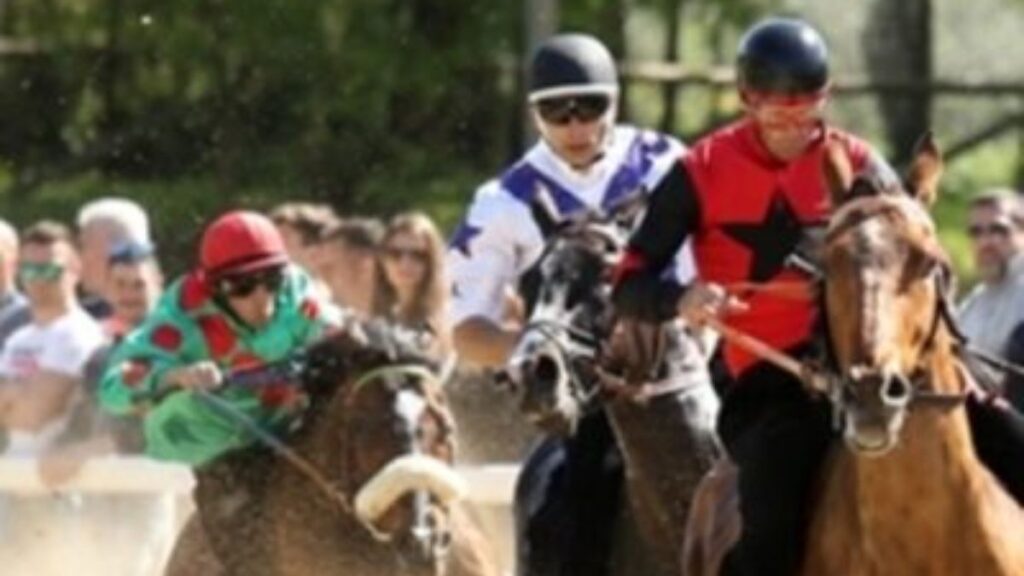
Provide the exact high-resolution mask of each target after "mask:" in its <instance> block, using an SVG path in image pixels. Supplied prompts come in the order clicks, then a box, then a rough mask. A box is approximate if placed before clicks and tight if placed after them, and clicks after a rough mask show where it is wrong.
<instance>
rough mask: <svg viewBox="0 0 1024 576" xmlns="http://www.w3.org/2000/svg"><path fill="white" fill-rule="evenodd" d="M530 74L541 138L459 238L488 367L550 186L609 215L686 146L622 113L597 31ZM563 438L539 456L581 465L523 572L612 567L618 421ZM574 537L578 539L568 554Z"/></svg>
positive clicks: (496, 355)
mask: <svg viewBox="0 0 1024 576" xmlns="http://www.w3.org/2000/svg"><path fill="white" fill-rule="evenodd" d="M530 74H531V76H530V92H529V97H528V98H529V106H530V114H531V117H532V119H533V123H534V126H535V127H536V129H537V132H538V133H539V134H540V139H539V140H538V141H537V143H536V144H535V145H534V146H533V147H532V148H530V149H529V150H528V151H527V152H526V153H525V154H524V155H523V156H522V157H521V158H520V159H519V160H518V161H517V162H516V163H514V164H513V165H512V166H511V167H509V168H508V169H506V170H505V171H504V172H503V173H501V174H500V175H498V176H497V177H496V178H495V179H493V180H491V181H489V182H486V183H485V184H484V185H483V186H481V187H480V188H479V189H478V190H477V192H476V195H475V197H474V199H473V202H472V205H471V206H470V207H469V210H468V213H467V216H466V218H465V220H464V221H463V222H462V224H461V225H460V227H459V228H458V229H457V231H456V232H455V234H454V236H453V238H452V239H451V242H450V247H449V257H448V263H449V266H450V274H451V279H452V297H453V300H452V306H451V313H452V318H451V320H452V325H453V335H454V344H455V348H456V351H457V352H458V353H459V355H460V356H461V357H462V358H464V359H467V360H469V361H471V362H473V363H475V364H478V365H481V366H485V367H502V366H504V365H505V363H506V361H507V360H508V359H509V356H510V355H511V353H512V351H513V349H514V347H515V345H516V342H517V339H518V337H519V333H520V327H509V326H507V325H506V324H504V323H503V312H504V311H505V306H506V304H507V302H506V297H507V295H508V294H509V292H510V291H511V290H512V289H514V288H515V287H516V285H517V283H518V282H520V281H521V280H522V279H523V277H524V275H525V274H526V273H527V271H528V270H529V268H530V267H531V266H532V265H533V264H534V262H536V261H537V259H538V257H539V256H540V254H541V252H542V251H543V248H544V245H545V236H546V233H547V232H548V231H549V230H546V229H545V227H544V226H543V225H542V224H541V223H540V222H539V221H538V220H537V219H535V218H534V215H533V213H532V212H531V202H532V201H534V200H535V199H536V197H537V195H538V194H546V195H547V200H548V205H549V206H550V207H551V209H552V210H553V211H554V214H553V215H552V214H549V217H551V216H553V217H554V219H555V220H556V221H562V220H564V219H568V218H572V217H574V216H577V215H581V214H583V213H585V212H588V211H590V212H596V213H598V214H604V213H607V212H608V211H609V210H610V209H611V208H614V207H615V206H617V205H619V203H620V202H623V201H625V200H627V199H630V198H634V197H635V195H636V193H645V192H646V191H649V190H652V189H653V188H654V187H655V186H656V185H657V184H658V182H659V181H661V180H662V178H663V177H665V175H666V174H668V173H670V169H671V168H672V166H674V165H675V164H676V163H677V158H678V157H679V155H680V154H681V153H682V151H683V145H682V144H681V143H680V142H679V141H677V140H676V139H674V138H672V137H670V136H667V135H665V134H660V133H657V132H652V131H648V130H640V129H638V128H635V127H633V126H627V125H616V124H615V118H616V115H617V111H618V110H617V109H618V103H619V100H618V95H619V83H618V75H617V72H616V67H615V63H614V61H613V59H612V56H611V54H610V53H609V52H608V50H607V48H605V47H604V45H602V44H601V42H599V41H598V40H597V39H595V38H593V37H590V36H587V35H583V34H561V35H557V36H554V37H552V38H550V39H549V40H548V41H546V42H545V43H544V44H543V45H542V46H540V48H539V49H538V50H537V51H536V53H535V55H534V57H533V60H532V64H531V69H530ZM680 258H681V261H682V262H684V264H681V265H680V267H679V270H680V272H679V273H680V274H681V278H685V277H688V276H689V275H691V274H692V271H690V270H692V265H691V267H687V266H686V264H685V253H684V254H682V255H681V256H680ZM688 268H689V270H688ZM529 299H530V295H529V294H528V295H527V300H529ZM552 443H554V444H557V448H555V449H553V450H552V449H551V445H550V444H549V445H548V449H544V450H541V449H538V450H537V451H536V452H535V453H534V456H533V457H531V458H533V459H537V458H542V457H544V455H548V456H551V455H554V457H555V458H563V457H564V458H565V459H566V460H567V461H568V462H569V463H568V464H567V466H568V468H569V469H570V473H568V474H562V476H565V475H568V476H570V478H572V479H570V480H569V481H568V483H570V484H573V487H572V488H571V489H570V488H568V487H567V486H561V487H559V488H556V489H554V490H551V491H549V492H548V494H547V495H545V497H544V503H541V504H539V505H538V506H536V507H531V508H533V509H534V510H535V511H537V514H532V515H531V517H530V518H529V519H528V521H527V525H526V526H525V527H524V528H525V530H526V531H527V535H526V536H525V539H526V541H525V542H524V541H522V537H521V538H520V539H519V540H520V542H519V544H520V545H521V546H522V548H521V549H520V553H519V555H520V573H526V574H542V573H543V574H548V573H552V572H550V571H551V570H556V571H557V570H560V568H558V565H559V564H562V563H568V565H570V568H569V570H570V571H569V572H560V573H571V574H587V575H599V574H602V573H603V572H604V571H605V567H604V566H603V563H604V560H603V559H602V558H601V557H600V555H599V554H597V553H595V551H598V550H607V549H608V545H607V543H608V542H609V541H610V537H611V533H610V527H609V526H608V525H609V524H610V522H611V518H609V515H610V512H609V511H608V510H607V509H606V507H602V506H597V505H595V504H597V503H598V502H606V503H609V504H610V505H612V504H613V503H614V502H616V500H617V498H616V496H615V495H616V494H617V491H618V486H619V485H620V484H621V466H620V467H618V468H617V469H616V471H615V472H614V474H612V475H611V476H614V478H613V479H612V480H610V481H605V482H601V481H598V480H599V476H600V475H601V472H600V470H599V469H600V467H601V466H602V463H601V461H602V460H603V459H605V460H607V459H606V458H603V455H604V454H605V453H607V452H609V451H610V450H614V447H613V444H614V441H613V439H612V437H611V432H610V429H609V427H608V425H607V422H606V420H605V418H604V416H603V414H595V415H592V416H587V417H584V419H583V420H582V422H581V423H580V426H579V428H578V431H577V433H576V435H575V436H574V437H573V438H572V439H570V440H569V441H567V442H566V444H565V446H564V451H563V447H562V444H561V443H560V442H555V441H552ZM583 461H588V462H590V464H580V463H581V462H583ZM577 465H578V466H577ZM528 466H529V465H528ZM579 466H582V467H584V468H586V467H587V466H589V468H586V469H585V470H584V469H582V468H580V467H579ZM573 468H575V469H573ZM576 479H578V481H576ZM559 490H564V493H563V494H564V496H565V497H569V496H571V498H572V499H573V500H574V501H575V503H576V505H573V504H569V506H570V508H572V509H573V511H572V512H570V513H569V515H570V516H573V517H574V522H573V523H574V524H575V525H576V528H575V529H574V530H573V529H568V530H567V531H568V532H569V533H571V534H573V535H572V536H569V535H568V534H567V532H566V531H559V529H555V532H557V534H555V535H552V536H550V537H549V536H548V535H546V533H545V532H544V530H546V529H550V528H551V525H545V522H546V521H545V520H542V519H538V518H539V517H541V516H544V514H545V512H544V510H545V509H546V508H547V507H548V504H551V505H555V504H554V503H555V501H556V500H559V499H560V498H563V496H560V495H558V494H557V493H553V492H558V491H559ZM558 505H561V504H558ZM557 516H559V513H558V512H554V511H552V512H550V513H549V518H550V520H551V522H552V525H553V524H564V523H565V519H564V518H562V517H557ZM567 539H568V540H567ZM565 542H571V544H568V548H570V549H571V551H570V552H569V553H568V556H569V558H565V556H567V554H566V548H567V546H566V544H565ZM524 545H525V546H524Z"/></svg>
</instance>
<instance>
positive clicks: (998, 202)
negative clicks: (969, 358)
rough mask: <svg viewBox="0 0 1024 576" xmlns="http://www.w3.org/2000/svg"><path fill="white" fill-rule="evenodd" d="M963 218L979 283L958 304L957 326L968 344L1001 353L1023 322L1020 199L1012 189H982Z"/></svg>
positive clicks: (1022, 211) (1023, 255)
mask: <svg viewBox="0 0 1024 576" xmlns="http://www.w3.org/2000/svg"><path fill="white" fill-rule="evenodd" d="M967 219H968V225H967V235H968V236H969V237H970V239H971V249H972V251H973V255H974V265H975V270H976V272H977V274H978V278H979V280H980V281H979V282H978V285H977V286H975V287H974V289H973V290H972V291H971V292H970V294H968V296H967V297H966V298H965V299H964V301H963V303H962V304H961V305H960V310H959V312H958V314H957V316H958V320H959V322H960V328H961V329H962V330H963V332H964V334H965V335H966V336H967V338H968V339H969V340H970V342H971V344H972V345H974V346H976V347H978V348H981V349H983V350H985V351H987V352H989V353H992V354H995V355H997V356H1002V355H1004V354H1006V352H1007V345H1008V343H1009V337H1010V333H1011V332H1012V331H1013V330H1014V328H1016V327H1017V326H1018V325H1019V324H1020V323H1021V321H1024V202H1022V201H1021V199H1020V198H1019V197H1018V196H1017V194H1016V192H1014V191H1012V190H1003V189H999V190H993V191H990V192H986V193H984V194H981V195H979V196H977V197H975V198H974V199H973V200H972V201H971V204H970V208H969V212H968V216H967Z"/></svg>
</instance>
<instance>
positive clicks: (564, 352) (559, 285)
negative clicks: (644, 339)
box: [508, 201, 638, 434]
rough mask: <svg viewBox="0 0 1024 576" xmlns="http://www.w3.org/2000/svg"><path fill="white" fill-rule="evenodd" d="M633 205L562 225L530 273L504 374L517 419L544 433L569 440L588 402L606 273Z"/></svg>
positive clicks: (606, 316) (605, 306)
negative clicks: (526, 302) (525, 312)
mask: <svg viewBox="0 0 1024 576" xmlns="http://www.w3.org/2000/svg"><path fill="white" fill-rule="evenodd" d="M634 202H636V201H634ZM636 206H637V205H636V204H633V203H631V204H630V205H628V206H625V205H624V206H623V207H622V208H621V209H620V210H618V211H616V212H615V214H614V216H612V217H610V218H596V217H591V218H586V219H582V220H578V221H574V222H572V223H570V224H566V225H563V226H562V227H560V228H559V229H558V230H556V231H555V232H554V233H553V234H552V235H551V236H550V239H549V241H548V244H547V246H546V248H545V250H544V252H543V254H542V256H541V257H540V259H539V260H538V262H537V263H536V264H535V266H534V269H533V271H532V274H533V275H534V277H533V279H532V282H533V286H534V287H535V290H534V298H532V300H533V302H532V306H531V311H530V314H529V317H528V320H527V324H526V327H525V329H524V331H523V333H522V335H521V336H520V339H519V342H518V344H517V346H516V348H515V350H514V352H513V354H512V356H511V358H510V360H509V362H508V375H509V378H510V379H511V381H512V382H513V384H514V385H516V387H517V389H518V390H519V392H520V394H521V397H520V400H521V409H522V411H523V412H524V414H525V415H526V416H527V417H528V418H529V419H530V420H532V421H534V422H535V423H536V424H538V425H539V426H541V427H542V428H544V429H546V430H548V431H550V432H555V433H562V434H569V433H571V432H572V431H573V430H574V428H575V424H576V421H577V419H578V418H579V416H580V415H581V414H582V412H583V411H584V410H585V409H586V408H587V405H588V403H589V399H590V398H591V397H592V395H593V387H594V385H595V381H596V378H595V375H594V373H593V366H594V360H595V356H596V354H597V351H598V345H599V343H600V342H601V341H602V340H603V339H604V338H605V336H606V335H607V332H608V331H609V330H610V328H611V319H612V308H611V303H610V283H609V272H610V270H611V268H612V266H613V265H614V263H615V262H616V260H617V258H618V256H619V254H620V253H621V251H622V248H623V246H624V244H625V241H626V239H627V236H628V222H629V221H631V220H632V219H633V218H635V215H636V213H637V212H638V208H637V207H636Z"/></svg>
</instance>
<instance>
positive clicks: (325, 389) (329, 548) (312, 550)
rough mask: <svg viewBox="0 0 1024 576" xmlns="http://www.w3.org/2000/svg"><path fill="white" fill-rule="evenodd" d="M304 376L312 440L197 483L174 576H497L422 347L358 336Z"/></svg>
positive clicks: (338, 340)
mask: <svg viewBox="0 0 1024 576" xmlns="http://www.w3.org/2000/svg"><path fill="white" fill-rule="evenodd" d="M301 363H302V369H301V373H300V376H299V380H301V382H302V384H303V386H304V388H305V390H306V391H308V392H309V394H310V399H311V401H310V408H309V410H308V411H307V413H306V414H305V416H304V422H303V424H302V426H301V428H300V429H299V430H298V431H297V432H296V433H294V434H293V435H291V436H290V437H289V438H288V439H287V440H286V442H285V446H287V448H285V449H284V450H282V449H275V450H272V449H269V448H267V447H265V446H261V447H259V448H254V449H249V450H243V451H239V452H236V453H232V454H229V455H228V456H226V457H223V458H221V459H220V460H218V461H216V462H214V463H213V464H211V465H209V466H206V467H204V468H201V469H199V470H198V471H197V481H198V485H197V489H196V501H197V504H198V509H199V510H198V513H197V515H196V517H195V518H193V520H192V521H191V522H190V524H189V526H188V527H187V528H186V530H185V533H184V534H183V536H182V539H181V540H180V542H179V549H178V550H176V552H175V554H174V557H173V558H172V562H171V566H170V567H169V569H168V573H171V574H203V573H207V574H240V575H241V574H244V575H246V576H250V575H263V574H266V575H289V576H290V575H310V576H312V575H320V574H360V575H366V576H374V575H381V576H384V575H388V576H391V575H417V576H419V575H424V576H427V575H441V574H446V575H464V576H470V575H473V576H484V575H486V576H491V575H494V576H497V574H498V569H497V567H496V566H495V565H494V564H493V555H492V554H491V553H490V552H491V551H490V549H489V547H488V544H487V543H486V542H485V541H483V539H482V537H481V536H480V534H479V533H478V532H477V531H476V528H475V527H474V526H473V525H471V524H470V523H469V522H468V521H467V518H466V516H464V515H463V514H462V513H461V511H460V510H459V509H458V508H457V507H456V505H455V504H456V503H455V500H456V499H457V497H458V496H459V493H460V491H461V489H462V487H461V485H460V482H461V481H460V479H459V478H458V476H457V475H456V473H455V471H454V469H453V468H452V467H451V464H452V462H453V458H454V443H453V440H452V438H453V433H454V429H453V428H454V425H453V422H452V420H451V416H450V414H449V411H448V407H447V406H446V403H445V399H444V395H443V393H442V390H441V389H440V387H439V386H438V384H437V383H436V382H435V381H434V378H433V376H432V372H431V370H430V367H429V364H428V363H427V362H426V361H425V360H424V358H423V357H422V356H421V355H420V354H419V353H418V352H417V351H416V345H415V342H414V341H413V340H412V339H410V338H409V337H408V335H407V334H403V333H400V332H399V331H397V330H396V329H394V328H393V327H391V326H386V325H383V324H377V323H372V324H358V323H353V324H351V325H350V326H347V327H346V328H345V329H344V330H341V331H339V332H337V333H335V334H332V335H330V336H328V337H327V338H325V339H324V340H323V341H321V342H319V343H317V344H315V345H314V346H312V347H311V348H310V349H309V351H308V352H307V353H306V354H305V355H304V356H302V358H301ZM265 443H267V442H265ZM269 443H273V442H272V441H271V442H269ZM282 453H286V454H285V455H286V456H287V458H284V457H282ZM210 552H212V555H211V554H210ZM203 570H205V571H206V572H204V571H203Z"/></svg>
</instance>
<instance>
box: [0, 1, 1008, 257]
mask: <svg viewBox="0 0 1024 576" xmlns="http://www.w3.org/2000/svg"><path fill="white" fill-rule="evenodd" d="M769 13H776V14H780V13H781V14H791V15H799V16H802V17H805V18H807V19H809V20H810V21H812V22H813V23H814V24H815V25H816V26H817V27H818V28H819V29H821V30H822V31H823V33H824V34H825V36H826V39H827V40H828V41H829V43H830V45H831V47H832V51H833V64H834V71H835V78H836V82H835V84H836V93H837V97H836V98H835V100H834V102H833V104H832V115H833V117H834V118H835V119H836V120H837V121H838V123H839V124H840V125H843V126H846V127H848V128H851V129H853V130H854V131H856V132H858V133H861V134H864V135H866V136H867V137H868V138H869V139H871V140H872V141H873V142H874V143H875V144H876V145H877V146H878V147H879V148H881V149H882V150H883V151H885V152H886V153H887V154H888V155H889V157H890V158H891V159H893V160H894V161H895V162H897V163H899V162H901V161H902V160H903V159H904V158H905V157H906V155H907V152H908V150H909V148H910V146H911V144H912V142H913V141H914V140H915V139H916V137H917V136H918V135H919V134H920V133H921V132H922V131H924V130H925V129H927V128H932V129H933V130H935V132H936V133H937V136H938V139H939V142H940V144H941V145H942V146H943V148H944V149H945V150H946V151H947V153H948V157H949V160H950V163H949V167H948V168H949V171H948V175H947V177H946V178H945V180H944V189H943V199H942V202H941V204H940V206H939V216H940V220H941V222H942V226H943V230H944V239H945V241H946V244H947V246H949V247H950V248H951V249H952V250H953V252H954V255H955V258H956V261H957V263H958V265H959V266H960V267H961V272H964V273H967V274H968V275H969V274H970V270H969V269H967V261H968V255H967V250H966V238H965V237H964V236H963V235H962V233H961V230H962V228H963V219H964V212H965V210H964V206H965V203H966V201H967V199H968V198H969V197H970V196H971V195H972V194H973V193H975V192H977V191H979V190H980V189H982V188H984V187H986V186H989V185H996V184H998V185H1011V186H1014V185H1018V184H1020V183H1021V181H1022V179H1024V149H1022V144H1024V131H1022V130H1021V127H1022V126H1024V52H1022V51H1020V50H1018V47H1019V46H1020V45H1021V40H1020V30H1022V29H1024V2H1021V1H1020V0H972V1H971V2H962V1H956V0H872V1H861V2H848V1H846V2H843V1H838V0H836V1H822V0H778V1H773V0H576V1H568V0H562V1H558V0H523V1H521V2H512V1H500V2H495V1H485V0H333V1H329V2H328V1H318V0H245V1H244V2H241V1H228V0H159V1H156V0H131V1H129V0H0V86H2V89H0V214H2V215H3V216H4V217H7V218H9V219H10V220H11V221H12V222H13V223H15V224H16V225H19V226H21V225H24V224H26V223H28V222H30V221H31V220H33V219H35V218H37V217H41V216H46V217H52V218H58V219H61V220H65V221H68V220H70V219H71V218H72V217H73V215H74V211H75V210H76V209H77V207H78V206H80V205H81V204H82V202H83V201H84V200H86V199H88V198H91V197H95V196H99V195H123V196H128V197H131V198H134V199H137V200H139V201H140V202H141V203H142V204H143V205H144V206H145V207H146V208H147V209H149V211H150V214H151V215H152V217H153V218H154V220H155V222H154V224H155V227H156V234H155V235H156V239H157V241H158V242H159V243H160V244H161V245H162V248H163V250H162V252H163V254H164V258H165V260H166V265H167V268H168V269H169V271H170V272H171V273H174V272H177V271H180V270H181V269H182V268H183V267H184V265H185V264H186V262H187V259H188V257H189V256H190V254H191V249H192V247H193V245H194V239H195V235H196V234H198V231H199V229H200V227H199V224H200V223H201V222H202V221H204V220H206V219H207V218H209V217H210V216H211V215H213V214H214V213H216V212H217V211H219V210H221V209H223V208H226V207H228V206H239V205H245V206H251V207H254V208H266V207H269V206H271V205H274V204H276V203H279V202H281V201H284V200H288V199H295V200H310V201H316V202H326V203H329V204H331V205H332V206H333V207H334V208H335V209H336V210H338V212H339V213H341V214H342V215H345V214H351V213H370V214H376V215H386V214H389V213H391V212H393V211H395V210H396V209H397V208H399V207H402V208H407V207H410V206H413V207H417V208H422V209H425V210H426V211H428V212H429V213H430V214H432V215H433V216H435V217H436V218H437V219H438V220H439V221H440V222H441V223H442V224H443V225H444V226H446V227H450V226H451V225H452V224H453V223H454V222H455V221H456V220H457V219H458V217H459V215H460V214H461V211H462V210H463V207H464V205H465V203H466V202H467V201H468V199H469V198H470V196H471V194H472V192H473V190H474V188H475V187H476V185H477V184H479V183H480V182H481V181H482V180H483V179H485V178H487V177H488V176H489V175H491V174H494V173H495V172H497V171H498V170H499V169H500V168H501V167H502V166H503V165H505V164H506V163H508V162H509V161H511V160H512V159H513V158H514V157H515V156H516V155H517V154H518V153H520V152H521V151H522V150H523V149H524V147H525V146H527V145H528V144H529V143H530V141H531V139H532V135H531V134H529V132H528V130H527V129H526V128H525V126H526V125H525V123H524V115H523V110H522V106H521V102H522V97H521V94H522V91H521V72H520V71H521V69H522V63H523V61H524V58H525V55H527V54H529V52H530V49H531V47H532V46H533V45H534V44H535V43H536V42H537V41H538V39H540V38H543V37H544V36H545V35H546V34H548V33H550V32H551V31H555V30H579V31H586V32H590V33H593V34H595V35H597V36H598V37H600V38H602V39H603V40H605V41H606V43H607V44H609V46H610V47H611V48H612V50H613V51H614V52H615V54H616V56H617V57H618V58H619V59H620V60H621V61H622V62H623V63H624V71H625V78H624V80H625V82H626V92H625V94H626V95H625V106H624V108H623V115H624V118H625V119H626V120H629V121H633V122H636V123H639V124H641V125H646V126H652V127H658V128H661V129H664V130H669V131H672V132H675V133H678V134H680V135H682V136H683V137H684V138H686V139H693V138H695V137H696V136H698V135H700V134H702V133H704V132H706V131H708V130H709V129H711V128H713V127H714V126H716V125H719V124H721V123H722V122H725V121H727V120H728V119H729V118H731V117H733V116H734V115H735V114H736V113H737V112H738V101H737V99H736V97H735V95H734V92H733V87H732V84H731V79H732V74H731V70H730V68H731V66H730V65H731V63H732V59H733V56H734V51H735V45H736V42H737V39H738V34H739V32H740V31H741V30H742V29H743V28H744V27H746V26H747V25H748V24H750V23H751V22H753V21H754V20H756V19H758V18H760V17H763V16H765V15H766V14H769Z"/></svg>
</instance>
